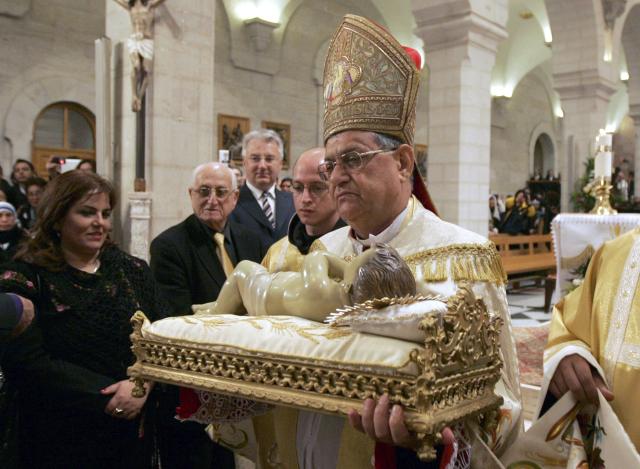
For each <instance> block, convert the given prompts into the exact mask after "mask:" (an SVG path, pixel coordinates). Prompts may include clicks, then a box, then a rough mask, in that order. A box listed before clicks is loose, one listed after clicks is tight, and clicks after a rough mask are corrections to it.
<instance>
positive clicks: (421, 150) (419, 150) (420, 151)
mask: <svg viewBox="0 0 640 469" xmlns="http://www.w3.org/2000/svg"><path fill="white" fill-rule="evenodd" d="M427 148H428V147H427V145H424V144H422V143H416V144H414V145H413V153H414V156H415V158H416V166H418V171H420V174H421V175H422V177H423V178H424V180H425V181H426V180H427V159H428V152H427Z"/></svg>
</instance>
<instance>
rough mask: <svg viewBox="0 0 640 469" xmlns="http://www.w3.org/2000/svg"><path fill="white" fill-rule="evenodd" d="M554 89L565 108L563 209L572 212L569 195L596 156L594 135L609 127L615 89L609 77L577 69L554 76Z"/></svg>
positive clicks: (562, 169)
mask: <svg viewBox="0 0 640 469" xmlns="http://www.w3.org/2000/svg"><path fill="white" fill-rule="evenodd" d="M554 80H555V86H554V87H555V89H556V91H557V92H558V94H559V95H560V99H561V101H562V109H563V111H564V119H563V128H564V137H565V158H564V159H563V161H562V163H561V166H560V168H561V171H562V178H561V182H562V195H561V208H562V211H563V212H565V211H571V210H572V208H571V206H570V197H571V193H572V192H573V191H574V190H575V184H576V181H577V180H578V179H579V178H580V176H582V174H583V173H584V163H585V161H587V159H588V158H589V157H592V156H594V151H595V137H596V135H598V131H599V129H602V128H604V127H605V126H606V121H607V108H608V105H609V99H610V97H611V95H612V94H613V92H614V91H615V88H614V87H613V84H612V83H611V82H609V81H608V80H607V79H605V78H603V77H599V76H588V75H586V74H584V73H581V72H579V71H576V72H575V73H572V74H571V75H570V76H559V75H554Z"/></svg>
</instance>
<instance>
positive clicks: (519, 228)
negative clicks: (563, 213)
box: [489, 189, 560, 235]
mask: <svg viewBox="0 0 640 469" xmlns="http://www.w3.org/2000/svg"><path fill="white" fill-rule="evenodd" d="M555 199H557V195H556V197H555ZM559 211H560V207H559V201H558V200H554V197H553V194H550V193H548V194H546V196H543V195H542V194H538V193H536V194H532V193H531V191H530V190H529V189H519V190H518V191H516V193H515V194H514V195H508V196H506V197H503V196H501V195H499V194H491V195H490V196H489V234H495V233H505V234H510V235H519V234H533V233H549V231H550V229H551V220H553V217H555V216H556V215H557V214H558V213H559Z"/></svg>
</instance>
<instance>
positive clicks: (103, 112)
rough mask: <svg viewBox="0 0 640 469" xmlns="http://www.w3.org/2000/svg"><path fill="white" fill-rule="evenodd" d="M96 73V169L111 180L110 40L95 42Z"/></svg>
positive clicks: (105, 38) (97, 40) (102, 39)
mask: <svg viewBox="0 0 640 469" xmlns="http://www.w3.org/2000/svg"><path fill="white" fill-rule="evenodd" d="M95 56H96V61H95V71H96V78H95V80H96V169H97V171H98V173H99V174H101V175H102V176H104V177H106V178H107V179H113V151H112V150H113V142H112V139H111V40H110V39H109V38H108V37H101V38H100V39H96V40H95Z"/></svg>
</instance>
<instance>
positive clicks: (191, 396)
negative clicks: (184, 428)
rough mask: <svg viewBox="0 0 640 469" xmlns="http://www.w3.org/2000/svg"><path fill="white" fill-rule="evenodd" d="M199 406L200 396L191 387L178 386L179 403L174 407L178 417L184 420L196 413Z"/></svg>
mask: <svg viewBox="0 0 640 469" xmlns="http://www.w3.org/2000/svg"><path fill="white" fill-rule="evenodd" d="M199 407H200V398H199V397H198V395H197V394H196V392H195V391H194V390H193V389H190V388H180V405H179V406H178V407H176V414H177V415H178V418H180V419H182V420H184V419H187V418H189V417H191V416H192V415H193V414H195V413H196V411H197V410H198V408H199Z"/></svg>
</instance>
